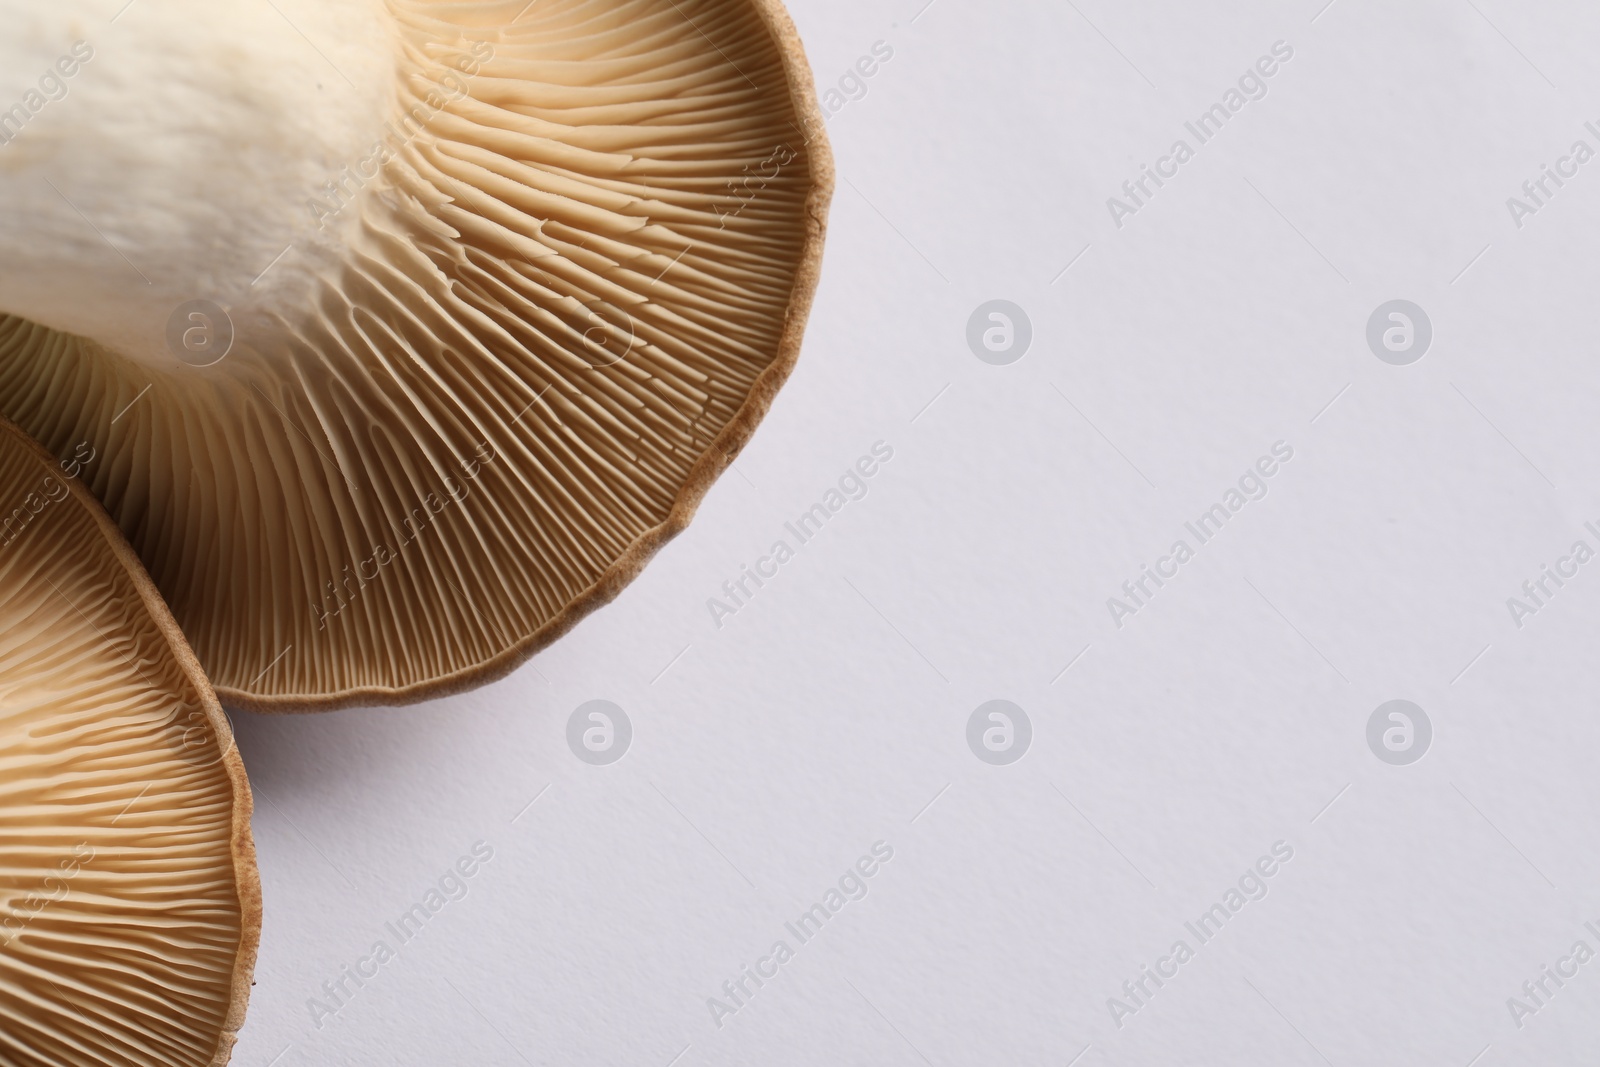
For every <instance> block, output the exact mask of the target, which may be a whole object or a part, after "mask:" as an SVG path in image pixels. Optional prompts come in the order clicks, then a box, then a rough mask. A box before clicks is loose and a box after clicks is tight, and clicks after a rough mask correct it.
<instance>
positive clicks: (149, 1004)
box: [0, 421, 261, 1067]
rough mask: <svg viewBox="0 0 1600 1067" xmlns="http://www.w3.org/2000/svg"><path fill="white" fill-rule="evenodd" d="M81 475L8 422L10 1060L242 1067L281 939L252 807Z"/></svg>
mask: <svg viewBox="0 0 1600 1067" xmlns="http://www.w3.org/2000/svg"><path fill="white" fill-rule="evenodd" d="M83 455H87V453H83ZM66 466H67V470H65V471H64V470H62V469H60V467H59V466H58V464H57V462H56V461H55V460H54V459H53V458H52V457H51V456H50V455H48V454H47V453H46V452H45V451H44V450H43V449H41V448H40V447H39V446H38V445H37V444H35V443H33V442H32V441H30V440H28V439H27V438H26V437H25V436H24V435H23V434H22V433H21V432H20V431H19V430H18V429H17V428H16V427H15V426H13V425H11V424H10V423H6V422H3V421H0V1063H6V1064H15V1065H18V1067H23V1065H28V1067H31V1065H44V1064H51V1065H56V1064H95V1065H122V1064H141V1065H146V1064H147V1065H151V1067H157V1065H159V1067H173V1065H191V1064H192V1065H197V1067H199V1065H207V1064H221V1063H225V1062H227V1060H228V1056H229V1054H230V1053H231V1051H232V1049H233V1045H234V1040H235V1035H236V1034H237V1031H238V1029H239V1027H240V1025H241V1024H242V1023H243V1021H244V1011H245V1002H246V999H247V997H248V994H249V989H250V973H251V971H252V969H253V967H254V964H255V955H256V946H257V943H258V940H259V937H260V930H261V887H260V880H259V878H258V877H257V874H256V866H255V849H254V846H253V845H252V843H251V838H250V789H249V786H248V785H247V783H246V782H245V776H244V769H243V767H242V765H241V764H240V761H239V754H238V751H237V749H235V747H234V744H233V737H232V733H231V731H229V729H228V724H227V719H226V718H225V717H224V716H223V714H222V709H221V707H220V706H219V705H218V704H217V701H216V697H215V696H214V695H213V694H212V691H211V687H210V685H209V684H207V682H206V679H205V676H204V675H203V674H202V673H201V672H200V666H199V664H198V663H197V662H196V660H195V658H194V656H193V654H192V653H191V652H190V651H189V648H188V646H187V645H186V644H185V643H184V641H183V636H182V634H181V633H179V631H178V627H177V624H176V623H175V622H174V621H173V619H172V616H171V615H170V614H169V613H168V612H167V609H166V606H165V605H164V604H163V603H162V601H161V598H160V596H159V595H158V594H157V593H156V590H155V587H154V586H153V585H152V584H151V582H150V579H149V578H148V577H147V576H146V575H145V573H144V569H143V568H142V567H141V566H140V565H139V561H138V559H137V558H136V557H135V556H134V554H133V550H132V549H131V548H130V547H129V546H128V544H127V542H126V541H125V540H124V539H123V537H122V534H121V533H120V532H119V531H118V530H117V528H116V527H115V526H114V525H113V524H112V523H111V520H110V519H108V518H107V517H106V515H105V513H104V511H103V510H102V509H101V508H100V506H99V504H97V503H96V502H95V501H94V499H93V498H92V497H91V496H90V495H89V494H88V492H86V491H85V490H84V489H83V487H82V486H81V485H79V484H78V483H77V482H76V481H75V480H74V479H73V478H72V477H71V476H70V470H71V464H70V463H69V464H67V465H66Z"/></svg>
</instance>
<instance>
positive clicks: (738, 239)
mask: <svg viewBox="0 0 1600 1067" xmlns="http://www.w3.org/2000/svg"><path fill="white" fill-rule="evenodd" d="M101 6H102V5H89V4H84V3H70V2H69V3H61V4H58V5H51V6H50V7H49V8H48V9H45V8H40V7H39V6H38V5H36V4H33V3H30V2H27V0H0V14H4V15H5V16H6V17H7V19H8V26H16V27H18V29H17V30H16V32H15V33H13V32H11V31H10V30H8V34H7V39H6V40H5V41H3V42H0V67H4V68H5V69H8V70H9V69H31V65H38V64H48V63H49V62H51V61H52V59H53V56H54V54H55V52H57V51H60V52H62V53H63V54H66V53H67V51H68V49H69V46H70V43H71V41H72V40H73V39H74V38H75V37H76V36H77V35H78V33H79V32H86V31H81V30H80V27H82V26H91V27H92V26H100V27H102V29H103V35H102V37H101V38H99V39H97V40H96V41H95V42H94V43H93V45H92V51H93V59H92V61H89V62H87V63H84V64H82V65H81V69H80V70H78V71H77V73H76V74H75V75H74V77H73V79H72V84H71V91H70V93H69V94H68V95H67V96H66V98H65V99H62V100H61V101H59V102H55V103H51V104H49V106H48V107H47V108H44V109H42V110H40V111H39V112H38V113H37V114H32V115H31V117H30V118H29V121H28V123H27V124H26V126H25V127H24V128H22V129H21V131H20V133H19V134H18V135H17V136H16V137H15V139H14V140H12V141H11V143H9V144H6V145H0V412H3V413H4V414H6V415H8V416H10V417H11V418H13V419H15V420H17V421H18V422H19V423H21V424H22V425H23V426H24V427H26V428H27V429H28V430H29V431H30V432H31V433H33V434H34V435H35V436H37V437H38V438H39V439H41V440H42V441H44V442H45V443H46V445H47V446H48V447H49V448H50V449H52V450H53V451H55V452H56V453H57V455H59V456H67V455H69V454H70V452H71V450H72V449H73V448H74V447H76V446H77V444H78V443H80V442H88V443H89V445H90V446H91V447H92V448H93V449H94V450H95V451H96V453H97V454H98V455H100V456H102V457H104V458H103V459H101V460H100V461H99V462H98V463H97V464H96V465H94V466H92V467H91V468H90V469H88V470H87V471H86V472H85V475H84V476H85V479H86V481H87V483H88V484H89V485H90V487H91V488H92V489H93V491H94V492H95V493H96V495H98V496H99V497H100V498H101V499H102V500H103V501H104V503H105V504H106V506H107V508H108V509H109V510H110V512H111V513H112V515H113V516H114V517H115V518H116V520H117V522H118V523H119V524H120V525H121V527H122V529H123V530H124V531H125V532H126V534H127V535H128V537H129V539H130V540H131V541H132V542H133V544H134V545H135V547H136V548H137V549H138V551H139V553H140V555H141V557H142V558H143V559H144V560H145V562H146V564H147V565H148V567H149V569H150V572H151V574H152V576H153V577H154V579H155V581H156V583H157V585H158V586H159V587H160V589H161V591H162V593H163V594H164V595H165V596H166V597H167V599H168V601H169V602H170V603H171V605H172V609H173V612H174V614H175V615H176V617H177V618H178V620H179V622H180V623H181V625H182V626H183V628H184V632H185V633H186V635H187V636H188V638H189V640H190V642H191V643H192V644H193V646H194V648H195V651H196V653H197V654H198V655H199V657H200V660H201V662H202V663H203V664H204V665H205V667H206V669H207V671H208V672H209V673H210V675H211V677H212V680H213V682H214V683H215V684H216V686H217V689H218V692H219V693H220V694H222V695H223V697H224V698H225V699H229V700H231V701H233V702H236V703H238V704H240V705H243V706H246V707H250V708H255V709H259V710H316V709H323V708H330V707H337V706H342V705H346V704H351V703H360V702H377V701H389V702H401V701H408V700H414V699H420V698H422V697H425V696H430V695H435V694H439V693H443V692H447V691H450V690H452V689H456V688H461V687H464V686H467V685H471V684H474V683H476V682H479V681H482V680H484V679H486V678H489V677H493V676H495V675H497V674H500V673H503V672H505V671H506V670H509V669H510V668H511V667H513V666H515V665H516V664H517V663H518V662H520V661H521V660H522V659H523V658H525V657H526V656H527V655H528V654H530V653H531V652H532V651H534V650H536V649H537V648H539V647H541V646H543V645H544V644H547V643H548V642H549V641H551V640H553V639H554V638H555V637H557V636H559V635H560V634H561V633H562V632H564V631H565V630H567V629H568V628H570V627H571V626H572V625H573V624H574V623H575V622H576V621H577V620H578V619H579V618H580V617H581V616H582V615H583V614H584V613H585V612H587V611H589V610H591V609H592V608H593V607H595V606H596V605H598V604H600V603H602V602H604V601H605V600H607V599H609V598H610V597H612V596H614V595H615V594H616V593H617V591H618V590H619V589H620V588H621V587H622V586H623V585H624V584H626V582H627V581H629V580H630V579H631V578H632V577H633V576H634V575H635V574H636V573H637V572H638V571H639V569H640V568H641V567H642V566H643V564H644V562H645V561H646V560H647V559H648V558H649V556H650V555H651V554H652V553H653V552H654V551H655V550H656V549H657V548H659V547H660V545H661V544H662V543H663V542H664V541H665V540H666V539H667V538H669V537H670V536H672V535H673V534H674V533H676V532H677V531H678V530H680V529H681V528H682V527H683V526H684V525H685V524H686V523H687V522H688V519H689V517H690V515H691V514H692V512H693V510H694V508H695V506H696V504H697V503H698V501H699V499H700V498H701V496H703V494H704V493H705V491H706V489H707V487H708V486H709V484H710V482H711V481H712V479H713V478H714V477H715V476H716V475H717V474H718V473H720V472H721V470H722V469H723V468H724V467H725V466H726V464H727V463H728V461H729V457H730V456H731V455H732V454H733V453H735V452H737V451H738V449H739V448H740V447H741V446H742V445H743V443H744V442H745V441H746V439H747V438H748V437H749V435H750V433H751V432H752V431H753V429H754V427H755V424H756V423H757V421H759V419H760V418H761V416H762V415H763V413H764V412H765V410H766V408H767V406H768V404H769V403H770V402H771V399H772V397H773V395H774V393H775V392H776V390H777V388H778V386H779V385H780V384H781V383H782V381H783V379H784V378H785V376H786V375H787V374H788V372H789V369H790V368H791V366H792V365H793V362H794V359H795V357H796V354H797V353H798V349H799V345H800V339H801V333H802V330H803V326H804V322H805V318H806V314H807V311H808V308H809V304H810V299H811V294H812V291H813V289H814V286H815V282H816V276H817V271H818V266H819V261H820V255H821V243H822V233H823V217H824V214H825V211H826V206H827V202H828V199H829V197H830V194H831V188H832V165H831V161H830V157H829V154H828V151H827V149H826V145H825V143H824V141H823V140H822V137H821V134H820V130H821V122H820V116H819V114H818V112H817V108H816V104H815V100H814V96H813V91H812V88H811V84H810V76H809V73H808V72H807V68H806V66H805V62H804V58H803V56H802V55H801V53H800V48H799V44H798V41H797V38H796V35H795V32H794V29H793V27H792V25H791V24H790V23H789V20H788V18H787V16H786V15H785V14H784V12H783V11H782V8H781V6H780V5H779V4H778V3H777V2H776V0H566V2H539V3H534V4H528V3H527V2H526V0H507V2H499V3H497V2H487V3H440V2H434V3H427V2H420V0H341V2H337V3H325V4H318V5H312V4H288V3H286V4H283V5H281V7H282V14H281V15H280V14H279V13H278V12H277V11H276V10H275V9H274V6H273V5H256V6H254V7H248V8H245V9H240V8H237V7H236V6H234V5H216V4H211V3H207V2H202V0H169V2H166V3H162V4H150V5H138V6H137V7H134V8H131V9H129V10H128V11H127V12H126V13H125V14H123V15H122V16H120V17H119V19H118V21H117V22H116V24H115V26H110V25H108V24H105V23H103V22H102V21H97V20H103V18H104V14H103V12H102V11H101ZM79 9H82V10H79Z"/></svg>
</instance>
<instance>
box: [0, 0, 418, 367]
mask: <svg viewBox="0 0 1600 1067" xmlns="http://www.w3.org/2000/svg"><path fill="white" fill-rule="evenodd" d="M115 8H116V5H114V4H111V5H108V4H107V3H104V2H94V3H85V2H83V0H71V2H64V3H53V4H50V5H41V4H38V3H36V2H34V0H0V24H3V25H4V26H5V27H6V32H5V34H4V35H0V70H3V71H5V72H6V74H7V77H6V79H5V85H6V88H5V89H4V90H0V179H3V182H4V186H5V190H6V196H5V200H4V203H0V313H4V314H11V315H17V316H21V317H23V318H27V319H30V320H32V321H34V322H36V323H39V324H41V325H45V326H49V327H52V328H54V329H57V330H61V331H63V332H66V333H70V334H74V335H77V336H80V337H86V338H90V339H92V340H94V341H96V342H98V343H99V344H100V345H102V346H104V347H106V348H109V349H111V350H113V351H116V352H118V353H119V354H121V355H124V356H128V357H131V358H134V359H137V360H139V361H140V362H144V363H147V364H151V365H154V366H157V367H172V366H174V365H175V363H176V362H177V354H176V353H174V352H173V351H172V350H171V345H170V344H169V342H168V334H169V329H168V327H169V322H170V321H171V320H173V317H174V313H175V312H176V311H177V310H178V309H179V308H180V306H182V305H185V304H187V303H189V302H191V301H196V300H209V301H212V302H214V303H215V304H217V305H219V306H221V307H224V308H227V309H229V311H230V312H234V311H237V312H238V313H239V315H241V316H243V317H246V318H248V317H250V316H251V315H252V314H256V313H262V314H264V313H267V312H270V310H271V309H272V307H273V306H279V307H281V306H285V305H286V304H288V303H290V302H292V301H293V300H294V299H296V298H297V297H298V296H300V295H302V294H303V293H304V292H305V291H306V285H307V283H308V280H309V279H310V277H311V276H313V275H314V274H315V273H316V272H317V271H318V270H319V269H320V268H321V267H323V266H324V265H325V264H326V263H327V262H329V261H330V260H331V257H332V253H333V251H334V250H335V249H336V248H338V247H340V246H341V243H342V242H340V241H339V240H338V239H337V238H338V237H339V229H338V226H337V225H336V224H335V223H330V224H327V225H319V224H318V220H317V219H316V218H315V217H313V216H312V214H311V213H310V212H309V211H308V210H307V207H306V205H307V202H308V201H309V200H310V199H311V198H313V197H315V196H317V195H318V192H319V190H321V189H322V188H323V187H324V186H325V184H326V183H327V182H328V181H329V180H330V179H331V178H333V177H336V176H337V175H338V174H339V173H340V172H341V170H342V169H343V168H344V167H346V166H348V165H349V164H351V163H353V162H355V161H357V160H359V159H360V158H361V157H362V155H363V154H364V152H365V149H366V148H367V147H368V146H369V145H371V144H372V143H373V142H374V141H376V140H377V139H378V138H379V136H380V130H381V128H382V124H383V122H384V120H385V119H386V118H387V116H388V114H389V111H390V109H391V107H392V102H393V96H394V92H393V84H394V81H395V79H394V75H393V71H394V68H395V64H396V59H397V56H398V45H397V44H396V43H395V34H394V28H393V18H392V17H391V16H390V15H389V14H388V12H387V9H386V7H385V5H384V4H383V2H382V0H350V2H344V3H338V4H310V3H291V2H287V0H286V2H284V3H282V4H280V5H278V6H277V7H275V6H274V5H270V4H250V5H244V6H242V7H241V6H239V5H231V4H229V5H219V4H215V3H211V2H209V0H162V2H161V3H157V4H138V5H133V6H130V7H129V8H127V9H126V10H124V11H123V12H122V13H121V14H120V15H118V16H117V18H116V21H115V22H112V21H110V17H111V15H112V14H116V11H115ZM278 8H281V9H282V14H280V13H279V11H278ZM291 20H292V21H291ZM374 42H378V45H377V46H374ZM352 214H353V213H352ZM286 250H287V251H286ZM179 318H180V321H181V316H179ZM179 332H180V333H181V331H179Z"/></svg>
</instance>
